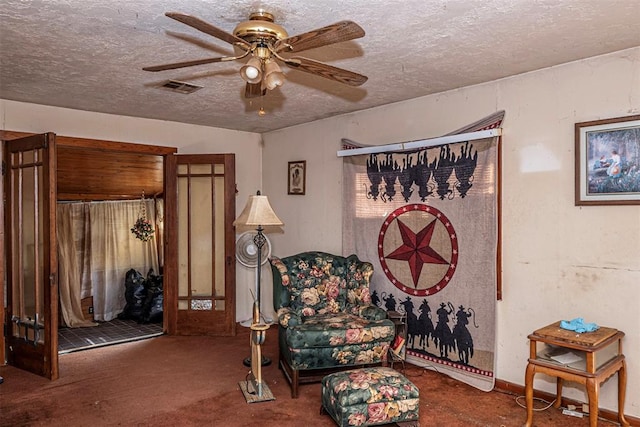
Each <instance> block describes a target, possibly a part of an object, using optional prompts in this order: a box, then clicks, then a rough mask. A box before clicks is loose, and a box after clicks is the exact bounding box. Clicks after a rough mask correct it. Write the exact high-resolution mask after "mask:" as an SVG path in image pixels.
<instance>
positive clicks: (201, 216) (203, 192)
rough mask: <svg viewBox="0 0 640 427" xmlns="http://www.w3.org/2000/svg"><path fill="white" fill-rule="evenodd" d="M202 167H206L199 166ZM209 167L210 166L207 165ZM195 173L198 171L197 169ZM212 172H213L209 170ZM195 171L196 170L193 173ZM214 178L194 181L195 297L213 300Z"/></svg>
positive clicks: (192, 219) (192, 268) (192, 192)
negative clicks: (207, 297) (205, 297)
mask: <svg viewBox="0 0 640 427" xmlns="http://www.w3.org/2000/svg"><path fill="white" fill-rule="evenodd" d="M198 166H202V165H198ZM205 166H209V165H205ZM194 169H195V168H194ZM209 170H211V169H210V168H209ZM192 171H193V169H192ZM212 192H213V188H212V184H211V178H210V177H193V178H191V212H192V215H191V229H190V236H191V255H192V256H191V294H192V295H193V296H209V297H210V296H213V295H214V292H213V283H214V281H213V265H212V259H213V257H212V254H213V253H214V250H213V239H214V235H213V229H212V224H211V223H212V221H213V218H214V216H215V215H214V212H213V201H212Z"/></svg>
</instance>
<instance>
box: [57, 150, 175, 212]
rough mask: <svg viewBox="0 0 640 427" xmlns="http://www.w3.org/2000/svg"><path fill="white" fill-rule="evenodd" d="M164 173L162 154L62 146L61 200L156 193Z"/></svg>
mask: <svg viewBox="0 0 640 427" xmlns="http://www.w3.org/2000/svg"><path fill="white" fill-rule="evenodd" d="M162 175H163V163H162V156H157V155H150V154H139V153H126V152H113V151H105V150H99V149H90V148H85V147H66V146H63V145H61V146H58V200H118V199H136V198H140V196H141V195H142V192H143V191H144V194H145V196H147V197H152V196H154V195H156V194H161V193H162V192H163V178H162Z"/></svg>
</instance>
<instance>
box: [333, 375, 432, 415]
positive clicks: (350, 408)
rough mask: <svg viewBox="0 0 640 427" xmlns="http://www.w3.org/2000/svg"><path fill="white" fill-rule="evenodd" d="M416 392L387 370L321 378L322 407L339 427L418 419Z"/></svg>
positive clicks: (417, 395)
mask: <svg viewBox="0 0 640 427" xmlns="http://www.w3.org/2000/svg"><path fill="white" fill-rule="evenodd" d="M419 403H420V391H419V390H418V388H417V387H416V386H415V385H414V384H413V383H412V382H411V381H409V380H408V379H407V378H405V377H404V376H403V375H402V374H401V373H399V372H398V371H395V370H394V369H391V368H377V367H376V368H361V369H353V370H349V371H342V372H338V373H335V374H330V375H327V376H325V377H324V378H323V379H322V406H323V408H324V409H325V410H326V411H327V412H328V413H329V415H331V417H332V418H333V419H334V421H335V422H336V423H337V424H338V425H339V426H341V427H348V426H373V425H380V424H388V423H394V422H395V423H397V422H405V421H415V420H418V409H419Z"/></svg>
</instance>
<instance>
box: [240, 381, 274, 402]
mask: <svg viewBox="0 0 640 427" xmlns="http://www.w3.org/2000/svg"><path fill="white" fill-rule="evenodd" d="M238 385H239V386H240V390H242V394H244V398H245V399H246V400H247V403H256V402H266V401H269V400H276V398H275V397H273V393H271V390H269V387H267V385H266V384H265V383H262V394H261V395H258V392H257V390H256V389H255V384H254V383H253V382H252V381H240V382H239V383H238Z"/></svg>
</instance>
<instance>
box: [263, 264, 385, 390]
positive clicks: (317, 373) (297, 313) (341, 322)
mask: <svg viewBox="0 0 640 427" xmlns="http://www.w3.org/2000/svg"><path fill="white" fill-rule="evenodd" d="M270 261H271V269H272V273H273V298H274V299H273V303H274V308H275V310H276V312H277V314H278V323H279V328H278V339H279V348H280V368H281V369H282V370H283V371H284V373H285V376H286V377H287V380H288V381H289V383H290V384H291V396H292V397H293V398H296V397H298V385H299V384H300V383H305V382H316V381H320V380H321V379H322V377H323V376H324V375H326V374H327V373H329V372H334V371H335V370H336V368H340V369H344V368H348V367H354V366H365V365H373V364H381V363H382V364H383V365H386V361H387V350H388V348H389V345H390V343H391V341H392V340H393V337H394V334H395V328H394V324H393V322H392V321H391V320H389V319H388V318H387V314H386V312H385V311H384V310H383V309H381V308H379V307H376V306H375V305H372V304H371V297H370V295H369V279H370V278H371V275H372V274H373V266H372V265H371V264H370V263H368V262H363V261H360V260H359V259H358V257H357V256H356V255H350V256H348V257H343V256H338V255H332V254H328V253H325V252H304V253H301V254H297V255H292V256H289V257H286V258H282V259H280V258H277V257H272V258H271V259H270Z"/></svg>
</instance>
